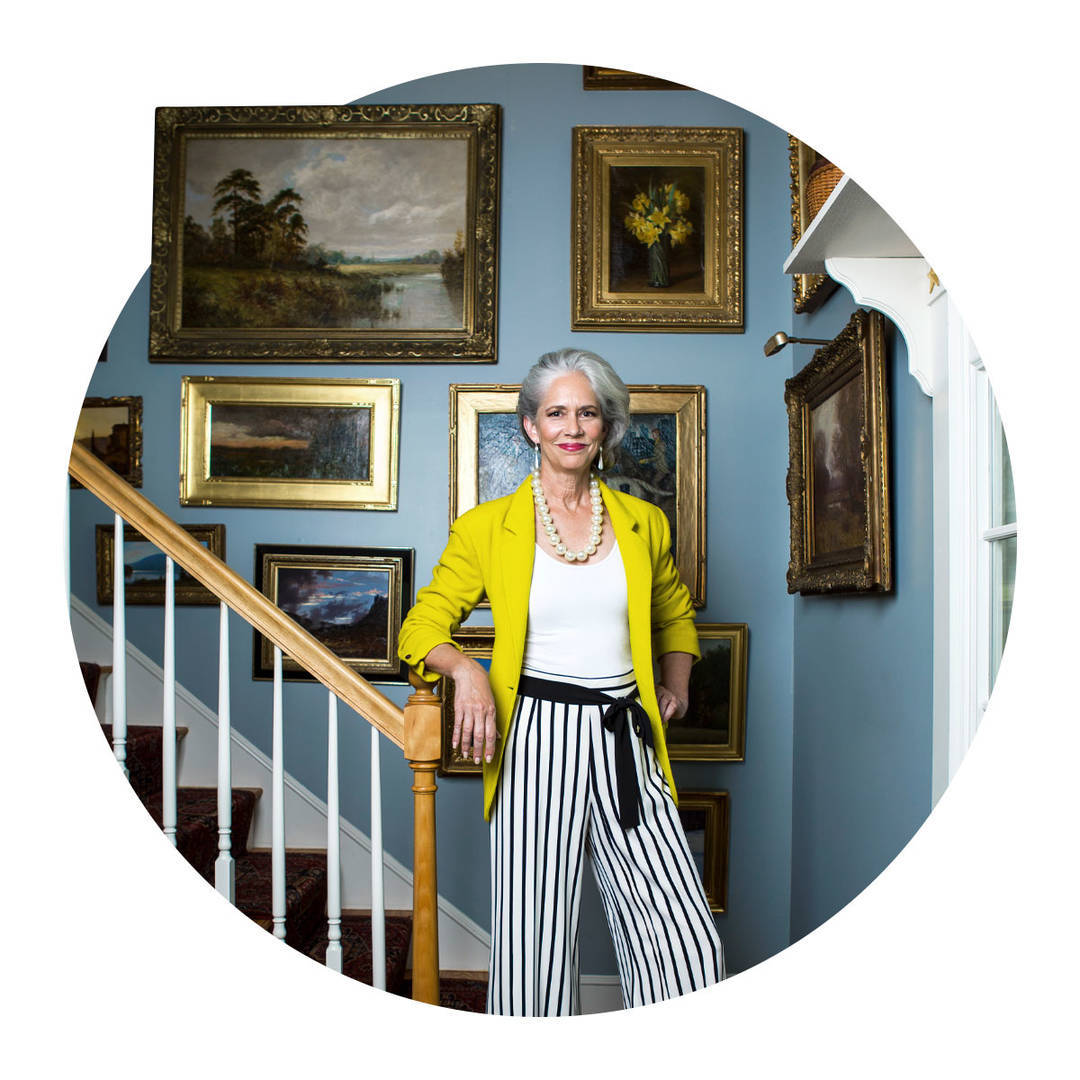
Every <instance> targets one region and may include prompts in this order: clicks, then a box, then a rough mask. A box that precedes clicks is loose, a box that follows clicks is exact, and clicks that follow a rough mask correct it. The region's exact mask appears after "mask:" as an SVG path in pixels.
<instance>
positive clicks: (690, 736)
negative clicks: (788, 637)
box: [665, 623, 750, 761]
mask: <svg viewBox="0 0 1080 1080" xmlns="http://www.w3.org/2000/svg"><path fill="white" fill-rule="evenodd" d="M696 628H697V632H698V640H699V642H700V646H701V659H700V660H699V661H698V662H697V663H696V664H694V666H693V668H691V670H690V708H689V709H688V710H687V713H686V715H685V716H683V717H681V718H680V719H678V720H670V721H668V725H667V732H666V735H665V742H666V744H667V751H668V757H669V758H670V759H671V760H672V761H743V760H744V759H745V757H746V687H747V659H748V654H749V648H748V646H749V642H750V629H749V627H748V626H747V624H746V623H698V624H697V627H696Z"/></svg>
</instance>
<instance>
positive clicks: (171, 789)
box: [161, 555, 176, 847]
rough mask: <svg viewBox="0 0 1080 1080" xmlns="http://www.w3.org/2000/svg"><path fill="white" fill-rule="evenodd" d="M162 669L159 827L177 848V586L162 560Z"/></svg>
mask: <svg viewBox="0 0 1080 1080" xmlns="http://www.w3.org/2000/svg"><path fill="white" fill-rule="evenodd" d="M162 667H163V668H164V669H165V674H164V676H163V679H162V682H163V685H164V689H163V695H164V696H163V699H162V702H161V827H162V829H163V831H164V833H165V835H166V836H167V837H168V838H169V841H170V843H172V845H173V847H175V846H176V583H175V582H174V581H173V561H172V559H171V558H170V557H169V556H168V555H166V556H165V646H164V649H163V650H162Z"/></svg>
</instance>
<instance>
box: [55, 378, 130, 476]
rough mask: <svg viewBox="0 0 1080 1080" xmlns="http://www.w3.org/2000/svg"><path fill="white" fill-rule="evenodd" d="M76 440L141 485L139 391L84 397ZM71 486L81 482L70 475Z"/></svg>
mask: <svg viewBox="0 0 1080 1080" xmlns="http://www.w3.org/2000/svg"><path fill="white" fill-rule="evenodd" d="M74 441H75V442H77V443H79V444H80V445H82V446H84V447H85V448H86V449H87V450H89V451H90V453H92V454H93V455H94V456H95V457H96V458H99V459H100V460H101V461H104V462H105V464H106V465H108V466H109V468H111V469H112V470H113V472H115V473H117V474H118V475H119V476H122V477H123V478H124V479H125V480H126V481H127V482H128V483H129V484H130V485H131V486H132V487H136V488H139V487H142V481H143V470H142V452H143V399H142V397H141V396H139V395H137V394H127V395H121V396H119V397H88V398H84V399H83V404H82V409H81V410H80V411H79V419H78V421H77V422H76V424H75V440H74ZM70 487H71V488H80V489H81V488H82V484H80V483H79V482H78V480H76V479H74V478H73V477H72V478H70Z"/></svg>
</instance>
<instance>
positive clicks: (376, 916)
mask: <svg viewBox="0 0 1080 1080" xmlns="http://www.w3.org/2000/svg"><path fill="white" fill-rule="evenodd" d="M371 985H372V986H374V987H375V989H376V990H385V989H386V897H385V896H384V895H383V843H382V770H381V768H380V763H379V732H378V730H377V729H376V727H375V726H374V724H373V725H372V727H371Z"/></svg>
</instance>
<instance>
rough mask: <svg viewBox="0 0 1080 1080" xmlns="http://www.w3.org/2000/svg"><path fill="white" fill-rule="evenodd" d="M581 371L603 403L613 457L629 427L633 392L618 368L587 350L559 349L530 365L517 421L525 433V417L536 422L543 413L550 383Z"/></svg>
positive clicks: (606, 449) (608, 447)
mask: <svg viewBox="0 0 1080 1080" xmlns="http://www.w3.org/2000/svg"><path fill="white" fill-rule="evenodd" d="M573 372H579V373H580V374H582V375H584V376H585V378H586V379H588V380H589V385H590V386H591V387H592V389H593V393H594V394H595V395H596V400H597V404H598V405H599V406H600V415H601V416H602V417H603V418H604V423H605V424H606V425H607V435H606V437H605V438H604V454H605V456H607V457H608V460H609V461H610V460H613V459H614V457H615V451H616V450H617V449H618V448H619V445H620V443H622V441H623V438H624V437H625V435H626V429H627V428H628V427H629V426H630V391H629V390H627V389H626V383H624V382H623V381H622V379H620V378H619V376H618V375H617V374H616V373H615V369H614V368H613V367H612V366H611V365H610V364H609V363H608V362H607V361H606V360H605V359H604V358H603V357H602V356H597V355H596V353H594V352H589V351H587V350H586V349H558V350H556V351H555V352H549V353H544V355H543V356H541V357H540V359H539V360H537V361H536V363H535V364H533V366H532V367H531V368H529V372H528V374H527V375H526V376H525V378H524V380H523V381H522V383H521V391H520V393H519V394H518V400H517V415H518V423H519V424H520V425H521V431H522V434H523V435H525V438H526V439H528V434H527V433H526V432H525V424H524V423H523V421H524V418H525V417H526V416H527V417H528V418H529V419H530V420H531V421H533V423H535V422H536V417H537V414H538V413H539V412H540V403H541V401H542V400H543V397H544V394H545V393H546V392H547V388H548V386H550V385H551V383H552V382H553V381H554V380H555V379H557V378H559V377H560V376H562V375H570V374H572V373H573Z"/></svg>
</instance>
